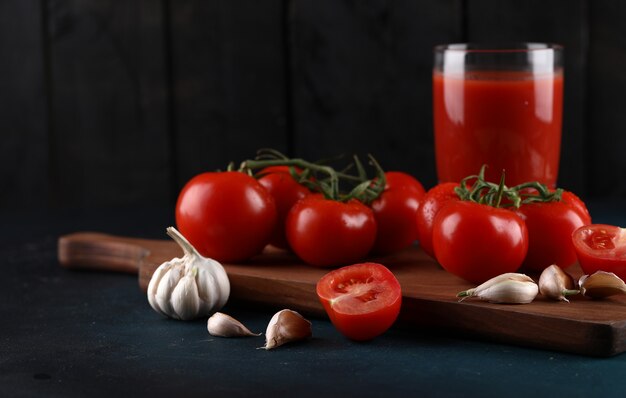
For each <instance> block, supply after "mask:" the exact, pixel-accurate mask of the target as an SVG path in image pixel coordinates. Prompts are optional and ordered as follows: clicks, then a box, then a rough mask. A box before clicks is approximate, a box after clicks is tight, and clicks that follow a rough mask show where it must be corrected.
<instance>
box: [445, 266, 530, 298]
mask: <svg viewBox="0 0 626 398" xmlns="http://www.w3.org/2000/svg"><path fill="white" fill-rule="evenodd" d="M537 293H539V287H538V286H537V284H536V283H535V282H534V281H533V280H532V278H531V277H529V276H527V275H524V274H518V273H513V272H509V273H506V274H502V275H498V276H496V277H494V278H491V279H489V280H488V281H486V282H485V283H483V284H481V285H479V286H477V287H475V288H473V289H469V290H465V291H462V292H460V293H458V294H457V297H460V298H461V300H460V301H463V300H465V299H466V298H468V297H477V298H479V299H481V300H485V301H489V302H492V303H500V304H527V303H530V302H531V301H533V300H534V299H535V297H537Z"/></svg>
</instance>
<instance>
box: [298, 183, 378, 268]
mask: <svg viewBox="0 0 626 398" xmlns="http://www.w3.org/2000/svg"><path fill="white" fill-rule="evenodd" d="M285 228H286V232H287V241H288V242H289V246H290V247H291V249H292V250H293V251H294V253H296V255H297V256H298V257H300V259H302V260H304V261H305V262H306V263H307V264H309V265H314V266H318V267H333V266H338V265H344V264H350V263H354V262H357V261H359V260H362V259H363V258H365V256H366V255H367V254H368V253H369V251H370V250H371V249H372V246H373V245H374V241H375V240H376V228H377V227H376V220H375V219H374V213H373V212H372V210H371V209H370V208H369V207H367V206H365V205H364V204H363V203H361V202H359V201H357V200H350V201H348V202H346V203H343V202H338V201H334V200H328V199H325V198H324V197H322V196H321V195H319V194H314V195H310V196H307V197H305V198H304V199H302V200H300V201H298V202H297V203H296V204H295V205H294V206H293V207H292V208H291V210H290V211H289V214H288V215H287V221H286V224H285Z"/></svg>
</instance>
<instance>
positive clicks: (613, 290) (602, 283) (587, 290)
mask: <svg viewBox="0 0 626 398" xmlns="http://www.w3.org/2000/svg"><path fill="white" fill-rule="evenodd" d="M578 285H579V286H580V292H581V294H582V295H583V296H586V297H591V298H605V297H609V296H614V295H616V294H626V283H624V281H623V280H622V279H621V278H620V277H619V276H617V275H615V274H614V273H612V272H605V271H597V272H595V273H593V274H592V275H583V276H581V277H580V280H579V281H578Z"/></svg>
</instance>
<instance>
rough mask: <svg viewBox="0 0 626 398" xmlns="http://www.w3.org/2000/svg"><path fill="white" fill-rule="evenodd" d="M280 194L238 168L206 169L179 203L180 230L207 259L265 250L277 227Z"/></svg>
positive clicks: (245, 255)
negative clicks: (268, 189) (271, 190)
mask: <svg viewBox="0 0 626 398" xmlns="http://www.w3.org/2000/svg"><path fill="white" fill-rule="evenodd" d="M276 217H277V214H276V205H275V204H274V198H272V195H270V193H269V192H267V190H266V189H265V188H263V187H262V186H261V184H259V183H258V182H257V181H256V180H255V179H254V178H252V177H250V176H249V175H247V174H244V173H239V172H236V171H229V172H210V173H202V174H199V175H197V176H195V177H193V178H192V179H191V180H189V182H187V184H186V185H185V186H184V187H183V189H182V191H181V192H180V194H179V196H178V201H177V203H176V225H177V226H178V230H179V231H180V232H181V233H182V234H183V235H184V236H185V237H186V238H187V240H189V242H191V244H192V245H194V246H195V248H196V249H197V250H198V251H199V252H200V254H202V255H203V256H205V257H210V258H213V259H215V260H217V261H221V262H237V261H242V260H245V259H247V258H250V257H252V256H254V255H255V254H258V253H260V252H261V251H262V250H263V248H264V247H265V245H267V243H268V242H269V240H270V238H271V236H272V233H273V232H274V226H275V225H276Z"/></svg>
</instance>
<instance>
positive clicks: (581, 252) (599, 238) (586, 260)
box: [572, 224, 626, 280]
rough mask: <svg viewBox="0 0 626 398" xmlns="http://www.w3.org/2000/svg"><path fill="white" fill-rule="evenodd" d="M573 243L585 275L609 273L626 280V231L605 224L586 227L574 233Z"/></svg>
mask: <svg viewBox="0 0 626 398" xmlns="http://www.w3.org/2000/svg"><path fill="white" fill-rule="evenodd" d="M572 241H573V242H574V248H575V249H576V255H577V257H578V262H579V263H580V267H581V268H582V269H583V271H584V272H585V274H587V275H591V274H593V273H594V272H596V271H607V272H613V273H615V274H616V275H617V276H619V277H620V278H622V279H625V280H626V229H624V228H620V227H616V226H614V225H605V224H592V225H586V226H583V227H580V228H578V229H577V230H576V231H574V233H573V234H572Z"/></svg>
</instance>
